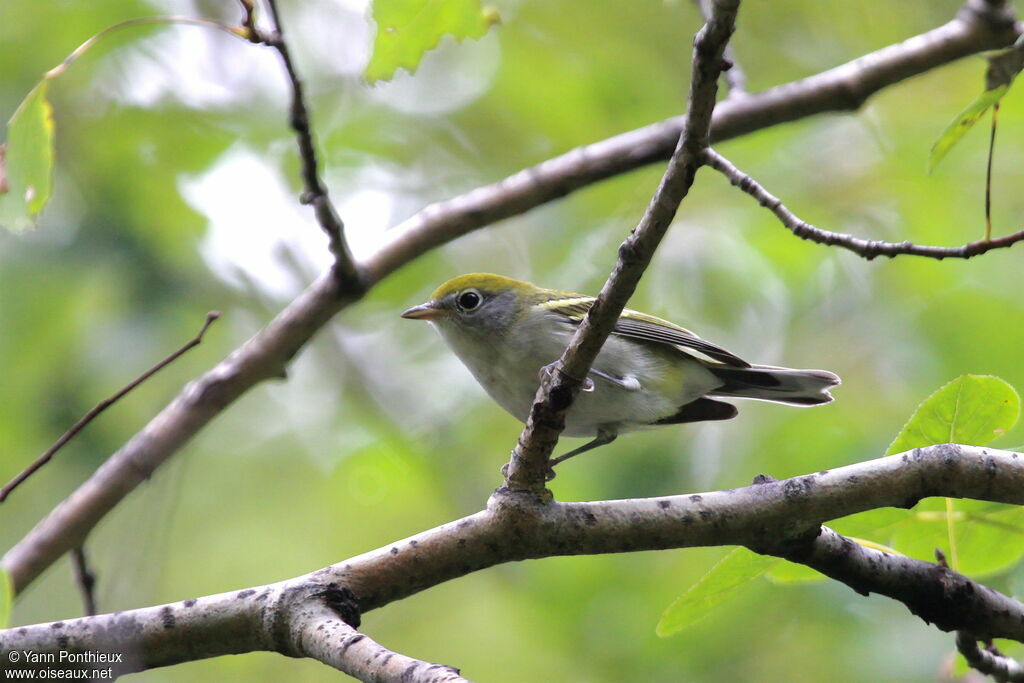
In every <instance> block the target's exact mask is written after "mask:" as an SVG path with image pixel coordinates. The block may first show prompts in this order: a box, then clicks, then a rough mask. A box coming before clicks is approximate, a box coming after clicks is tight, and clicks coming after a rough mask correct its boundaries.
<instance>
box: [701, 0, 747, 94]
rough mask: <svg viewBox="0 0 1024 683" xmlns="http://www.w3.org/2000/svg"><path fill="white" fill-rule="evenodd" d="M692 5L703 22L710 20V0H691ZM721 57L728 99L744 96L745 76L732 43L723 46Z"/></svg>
mask: <svg viewBox="0 0 1024 683" xmlns="http://www.w3.org/2000/svg"><path fill="white" fill-rule="evenodd" d="M693 4H694V5H696V6H697V10H698V11H700V14H701V16H702V17H704V20H705V21H707V20H708V19H710V18H711V0H693ZM722 56H723V57H725V61H726V62H727V66H726V68H725V70H724V71H723V73H722V76H723V77H724V78H725V84H726V86H727V87H728V89H729V94H728V97H735V96H743V95H746V94H747V76H746V74H744V73H743V69H741V68H740V64H739V61H738V60H737V59H736V51H735V50H734V49H733V46H732V43H729V44H728V45H726V46H725V52H724V53H723V55H722Z"/></svg>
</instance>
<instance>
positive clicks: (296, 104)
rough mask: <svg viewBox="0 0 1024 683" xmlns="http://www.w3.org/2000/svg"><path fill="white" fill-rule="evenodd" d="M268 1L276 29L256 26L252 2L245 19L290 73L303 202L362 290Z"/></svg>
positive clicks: (338, 263) (347, 276)
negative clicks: (310, 208) (270, 29)
mask: <svg viewBox="0 0 1024 683" xmlns="http://www.w3.org/2000/svg"><path fill="white" fill-rule="evenodd" d="M267 5H268V6H269V7H270V15H271V17H272V19H273V22H274V30H273V32H272V33H270V34H266V33H263V32H261V31H260V30H259V29H257V28H256V23H255V17H254V13H253V12H252V11H250V9H249V7H248V6H246V16H245V19H244V21H246V22H247V24H246V28H247V29H248V30H249V32H250V34H251V35H252V36H253V40H254V41H256V42H260V43H263V44H264V45H267V46H268V47H271V48H273V49H274V50H276V51H277V53H278V54H279V55H280V56H281V61H282V62H283V63H284V68H285V71H286V72H287V73H288V81H289V82H290V83H291V87H292V104H291V115H290V121H291V126H292V129H293V130H294V131H295V134H296V136H297V137H298V143H299V157H300V159H301V161H302V180H303V183H304V184H305V187H306V189H305V192H304V193H303V196H302V202H303V203H304V204H310V205H312V207H313V211H314V213H315V214H316V220H317V222H318V223H319V224H320V227H321V228H323V231H324V232H325V233H327V239H328V240H329V248H330V251H331V254H332V255H333V256H334V265H333V273H334V275H335V277H337V278H338V279H339V280H341V282H342V285H343V286H344V287H345V288H346V289H353V290H361V289H363V287H364V286H365V285H364V284H363V281H362V278H361V277H360V275H359V269H358V268H357V267H356V262H355V258H354V257H353V256H352V252H351V251H350V250H349V247H348V242H347V241H346V240H345V225H344V223H342V221H341V217H340V216H338V212H337V211H336V210H335V209H334V204H333V203H331V198H330V196H329V195H328V192H327V187H326V186H325V185H324V183H323V181H322V180H321V179H320V165H319V161H318V160H317V153H316V142H315V141H314V140H313V131H312V129H311V128H310V123H309V107H308V105H307V104H306V99H305V95H304V94H303V87H302V80H301V79H300V78H299V74H298V71H296V69H295V64H294V62H293V61H292V56H291V52H290V50H289V49H288V43H287V42H285V39H284V28H283V24H282V23H281V15H280V13H279V12H278V9H277V1H276V0H267Z"/></svg>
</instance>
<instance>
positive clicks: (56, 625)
mask: <svg viewBox="0 0 1024 683" xmlns="http://www.w3.org/2000/svg"><path fill="white" fill-rule="evenodd" d="M50 628H64V622H63V621H57V622H54V623H52V624H50Z"/></svg>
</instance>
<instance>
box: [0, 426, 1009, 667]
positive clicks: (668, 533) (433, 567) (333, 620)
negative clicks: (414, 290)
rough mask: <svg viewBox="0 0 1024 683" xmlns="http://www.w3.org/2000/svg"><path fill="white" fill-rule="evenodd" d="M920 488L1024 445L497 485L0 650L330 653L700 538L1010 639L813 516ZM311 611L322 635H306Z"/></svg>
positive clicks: (898, 562) (21, 631)
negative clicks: (621, 483) (577, 488)
mask: <svg viewBox="0 0 1024 683" xmlns="http://www.w3.org/2000/svg"><path fill="white" fill-rule="evenodd" d="M931 496H951V497H956V498H974V499H978V500H987V501H993V502H1001V503H1011V504H1016V505H1020V504H1024V454H1020V453H1012V452H1008V451H999V450H993V449H986V448H979V447H973V446H957V445H953V444H944V445H941V446H931V447H929V448H921V449H915V450H913V451H908V452H906V453H902V454H899V455H894V456H888V457H884V458H879V459H876V460H869V461H866V462H862V463H857V464H854V465H848V466H846V467H840V468H837V469H833V470H830V471H825V472H817V473H815V474H808V475H804V476H800V477H794V478H792V479H787V480H782V481H772V482H768V483H763V484H755V485H751V486H746V487H743V488H739V489H729V490H725V491H715V492H711V493H701V494H691V495H681V496H667V497H661V498H650V499H633V500H617V501H599V502H588V503H556V502H548V503H545V502H542V501H540V500H538V499H537V498H535V497H530V496H521V495H516V494H515V493H513V492H510V491H502V490H499V491H497V492H496V493H495V494H494V495H493V496H492V498H491V500H490V501H489V502H488V506H487V509H485V510H483V511H481V512H478V513H476V514H474V515H471V516H469V517H465V518H463V519H460V520H456V521H454V522H451V523H448V524H445V525H442V526H439V527H436V528H434V529H430V530H428V531H424V532H422V533H420V534H417V535H416V536H413V537H411V538H407V539H405V540H401V541H397V542H395V543H392V544H389V545H388V546H386V547H383V548H379V549H377V550H374V551H371V552H369V553H365V554H363V555H359V556H357V557H353V558H350V559H348V560H345V561H343V562H340V563H338V564H335V565H332V566H330V567H326V568H324V569H321V570H318V571H315V572H313V573H311V574H308V575H305V576H301V577H298V578H295V579H291V580H288V581H284V582H280V583H276V584H270V585H267V586H259V587H254V588H250V589H246V590H242V591H235V592H231V593H223V594H219V595H212V596H207V597H203V598H197V599H193V600H186V601H184V602H175V603H170V604H166V605H160V606H156V607H146V608H142V609H136V610H130V611H126V612H118V613H115V614H107V615H100V616H97V617H90V618H82V619H73V620H69V621H62V622H56V623H50V624H37V625H33V626H23V627H17V628H11V629H7V630H5V631H0V661H8V660H7V656H8V653H10V652H11V651H21V650H32V651H34V652H57V651H61V650H62V651H66V652H72V653H76V652H87V651H91V652H97V651H100V652H115V653H124V654H125V655H126V656H125V659H126V660H130V661H125V662H124V663H123V665H124V666H125V667H126V668H125V669H124V671H123V672H128V671H141V670H144V669H148V668H154V667H159V666H168V665H171V664H175V663H179V662H184V661H192V660H196V659H202V658H206V657H214V656H219V655H224V654H238V653H242V652H248V651H253V650H269V651H275V652H280V653H282V654H286V655H289V656H315V657H317V658H318V659H320V660H321V661H326V663H329V664H331V665H332V666H334V665H335V663H334V662H333V661H328V660H329V658H330V657H342V658H343V657H344V655H345V653H344V652H338V648H337V647H334V648H331V647H327V646H325V644H324V643H327V645H329V644H330V642H331V638H333V637H334V636H337V637H338V638H344V639H347V640H346V641H345V642H350V641H351V640H352V639H354V638H355V637H356V636H355V635H353V632H351V631H350V630H348V629H347V628H345V627H343V626H340V625H338V623H337V622H338V621H339V620H340V621H342V622H344V623H347V624H354V626H353V628H355V627H356V626H357V625H358V615H359V613H360V612H364V613H365V612H367V611H369V610H372V609H376V608H379V607H382V606H384V605H387V604H389V603H391V602H394V601H396V600H400V599H402V598H405V597H407V596H409V595H412V594H414V593H417V592H419V591H422V590H425V589H427V588H430V587H432V586H435V585H437V584H439V583H442V582H444V581H448V580H450V579H453V578H457V577H459V576H464V575H466V574H469V573H472V572H474V571H478V570H480V569H483V568H486V567H491V566H494V565H497V564H500V563H503V562H510V561H517V560H524V559H537V558H542V557H552V556H564V555H584V554H598V553H619V552H635V551H641V550H660V549H666V548H684V547H697V546H713V545H745V546H747V547H750V548H752V549H754V550H760V551H761V552H768V553H770V554H776V555H779V556H782V557H786V558H787V559H790V560H793V561H796V562H800V563H803V564H805V565H807V566H810V567H813V568H815V569H817V570H818V571H821V572H823V573H825V574H827V575H828V576H831V577H833V578H835V579H837V580H839V581H842V582H844V583H846V584H847V585H849V586H850V587H852V588H853V589H854V590H856V591H857V592H859V593H868V592H876V593H880V594H883V595H888V596H890V597H892V598H894V599H896V600H900V601H901V602H904V604H906V605H907V606H908V608H909V609H910V610H911V611H912V612H913V613H914V614H917V615H918V616H920V617H921V618H923V619H925V620H927V621H930V622H933V623H935V625H936V626H938V627H939V628H940V629H943V630H967V631H969V632H970V633H972V634H978V637H980V638H983V639H989V638H996V637H999V638H1012V639H1015V640H1020V641H1024V605H1022V604H1021V603H1018V602H1017V601H1015V600H1012V599H1011V598H1009V597H1007V596H1005V595H1003V594H1001V593H999V592H997V591H994V590H991V589H989V588H987V587H985V586H982V585H980V584H977V583H975V582H974V581H971V580H970V579H968V578H966V577H964V576H962V575H960V574H957V573H956V572H953V571H951V570H949V569H948V568H945V567H942V566H939V565H936V564H932V563H929V562H924V561H921V560H915V559H912V558H909V557H903V556H899V555H888V554H886V553H883V552H881V551H878V550H874V549H871V548H866V547H864V546H860V545H857V544H855V543H853V542H852V541H850V540H849V539H845V538H843V537H842V536H839V535H838V534H836V533H835V532H833V531H831V530H830V529H827V528H826V529H822V528H821V524H822V523H824V522H826V521H828V520H831V519H836V518H838V517H844V516H846V515H850V514H854V513H857V512H863V511H865V510H871V509H876V508H880V507H910V506H912V505H914V504H916V503H917V502H918V501H919V500H921V499H923V498H926V497H931ZM908 577H909V579H910V580H908ZM357 607H358V609H357ZM325 608H326V609H328V610H330V612H327V611H325ZM321 624H326V625H325V627H324V628H325V629H327V628H328V627H329V628H330V629H331V630H332V634H333V635H330V636H328V637H327V640H326V641H323V640H317V641H312V640H309V634H310V633H311V632H312V633H316V632H317V631H318V629H319V626H320V625H321ZM336 644H337V641H336V640H335V645H336ZM354 644H355V643H353V645H354ZM325 647H326V649H324V648H325ZM338 668H343V667H340V666H339V667H338ZM425 668H429V667H425ZM343 670H346V671H348V669H343ZM442 673H444V672H442ZM448 673H450V671H449V672H448ZM445 675H447V673H445ZM455 680H457V679H455Z"/></svg>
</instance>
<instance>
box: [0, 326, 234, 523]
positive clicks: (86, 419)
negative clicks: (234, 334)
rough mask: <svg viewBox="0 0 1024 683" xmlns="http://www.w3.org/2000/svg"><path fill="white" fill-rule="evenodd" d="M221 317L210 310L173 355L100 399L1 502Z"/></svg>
mask: <svg viewBox="0 0 1024 683" xmlns="http://www.w3.org/2000/svg"><path fill="white" fill-rule="evenodd" d="M219 317H220V313H218V312H217V311H210V312H209V313H207V314H206V321H205V322H204V323H203V327H202V329H201V330H199V333H198V334H197V335H196V336H195V337H193V338H192V339H191V340H190V341H189V342H188V343H186V344H185V345H184V346H182V347H181V348H180V349H178V350H177V351H175V352H174V353H172V354H171V355H169V356H167V357H166V358H164V359H163V360H162V361H160V362H159V363H157V364H156V365H154V366H153V367H151V368H150V369H149V370H146V372H144V373H142V374H141V375H139V377H137V378H136V379H135V380H133V381H132V382H131V383H130V384H129V385H128V386H126V387H124V388H123V389H121V390H120V391H119V392H117V393H116V394H114V395H113V396H111V397H110V398H107V399H104V400H103V401H100V402H99V403H98V404H97V405H96V406H95V407H94V408H93V409H92V410H90V411H89V412H87V413H86V414H85V415H83V416H82V417H81V419H79V420H78V422H76V423H75V424H73V425H72V426H71V428H70V429H68V430H67V431H66V432H64V434H63V435H62V436H61V437H60V438H59V439H57V442H56V443H54V444H53V445H52V446H50V447H49V448H48V449H47V450H46V452H45V453H43V454H42V455H40V456H39V457H38V458H37V459H36V461H35V462H33V463H32V464H31V465H29V466H28V467H26V468H25V469H24V470H22V471H21V472H20V473H18V475H17V476H15V477H14V478H13V479H11V480H10V481H9V482H7V484H6V485H5V486H4V487H3V488H2V489H0V503H2V502H4V501H5V500H7V496H9V495H11V492H12V491H13V490H14V489H16V488H18V486H19V485H20V484H21V483H22V482H23V481H25V480H26V479H28V478H29V477H31V476H32V475H33V474H34V473H35V472H36V471H37V470H38V469H39V468H40V467H42V466H43V465H45V464H46V463H48V462H50V459H51V458H53V456H54V454H55V453H56V452H57V451H59V450H60V449H61V448H63V447H64V444H66V443H67V442H68V441H71V439H73V438H74V437H75V435H76V434H78V432H80V431H82V430H83V429H84V428H85V426H86V425H87V424H89V423H90V422H92V421H93V420H94V419H96V417H97V416H98V415H99V414H100V413H102V412H103V411H104V410H106V409H107V408H109V407H110V406H112V405H114V404H115V403H116V402H117V401H118V400H119V399H121V398H122V397H123V396H124V395H125V394H127V393H128V392H129V391H131V390H132V389H134V388H135V387H137V386H139V385H140V384H142V383H143V382H145V381H146V380H147V379H149V378H150V377H152V376H153V375H155V374H156V373H158V372H160V370H162V369H164V368H165V367H167V366H168V365H170V364H171V363H173V362H174V361H176V360H177V359H178V358H180V357H181V356H182V354H184V353H185V352H187V351H188V350H189V349H192V348H193V347H195V346H198V345H199V343H200V342H201V341H203V335H204V334H206V330H207V329H209V327H210V325H211V324H213V321H214V320H216V319H217V318H219Z"/></svg>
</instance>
